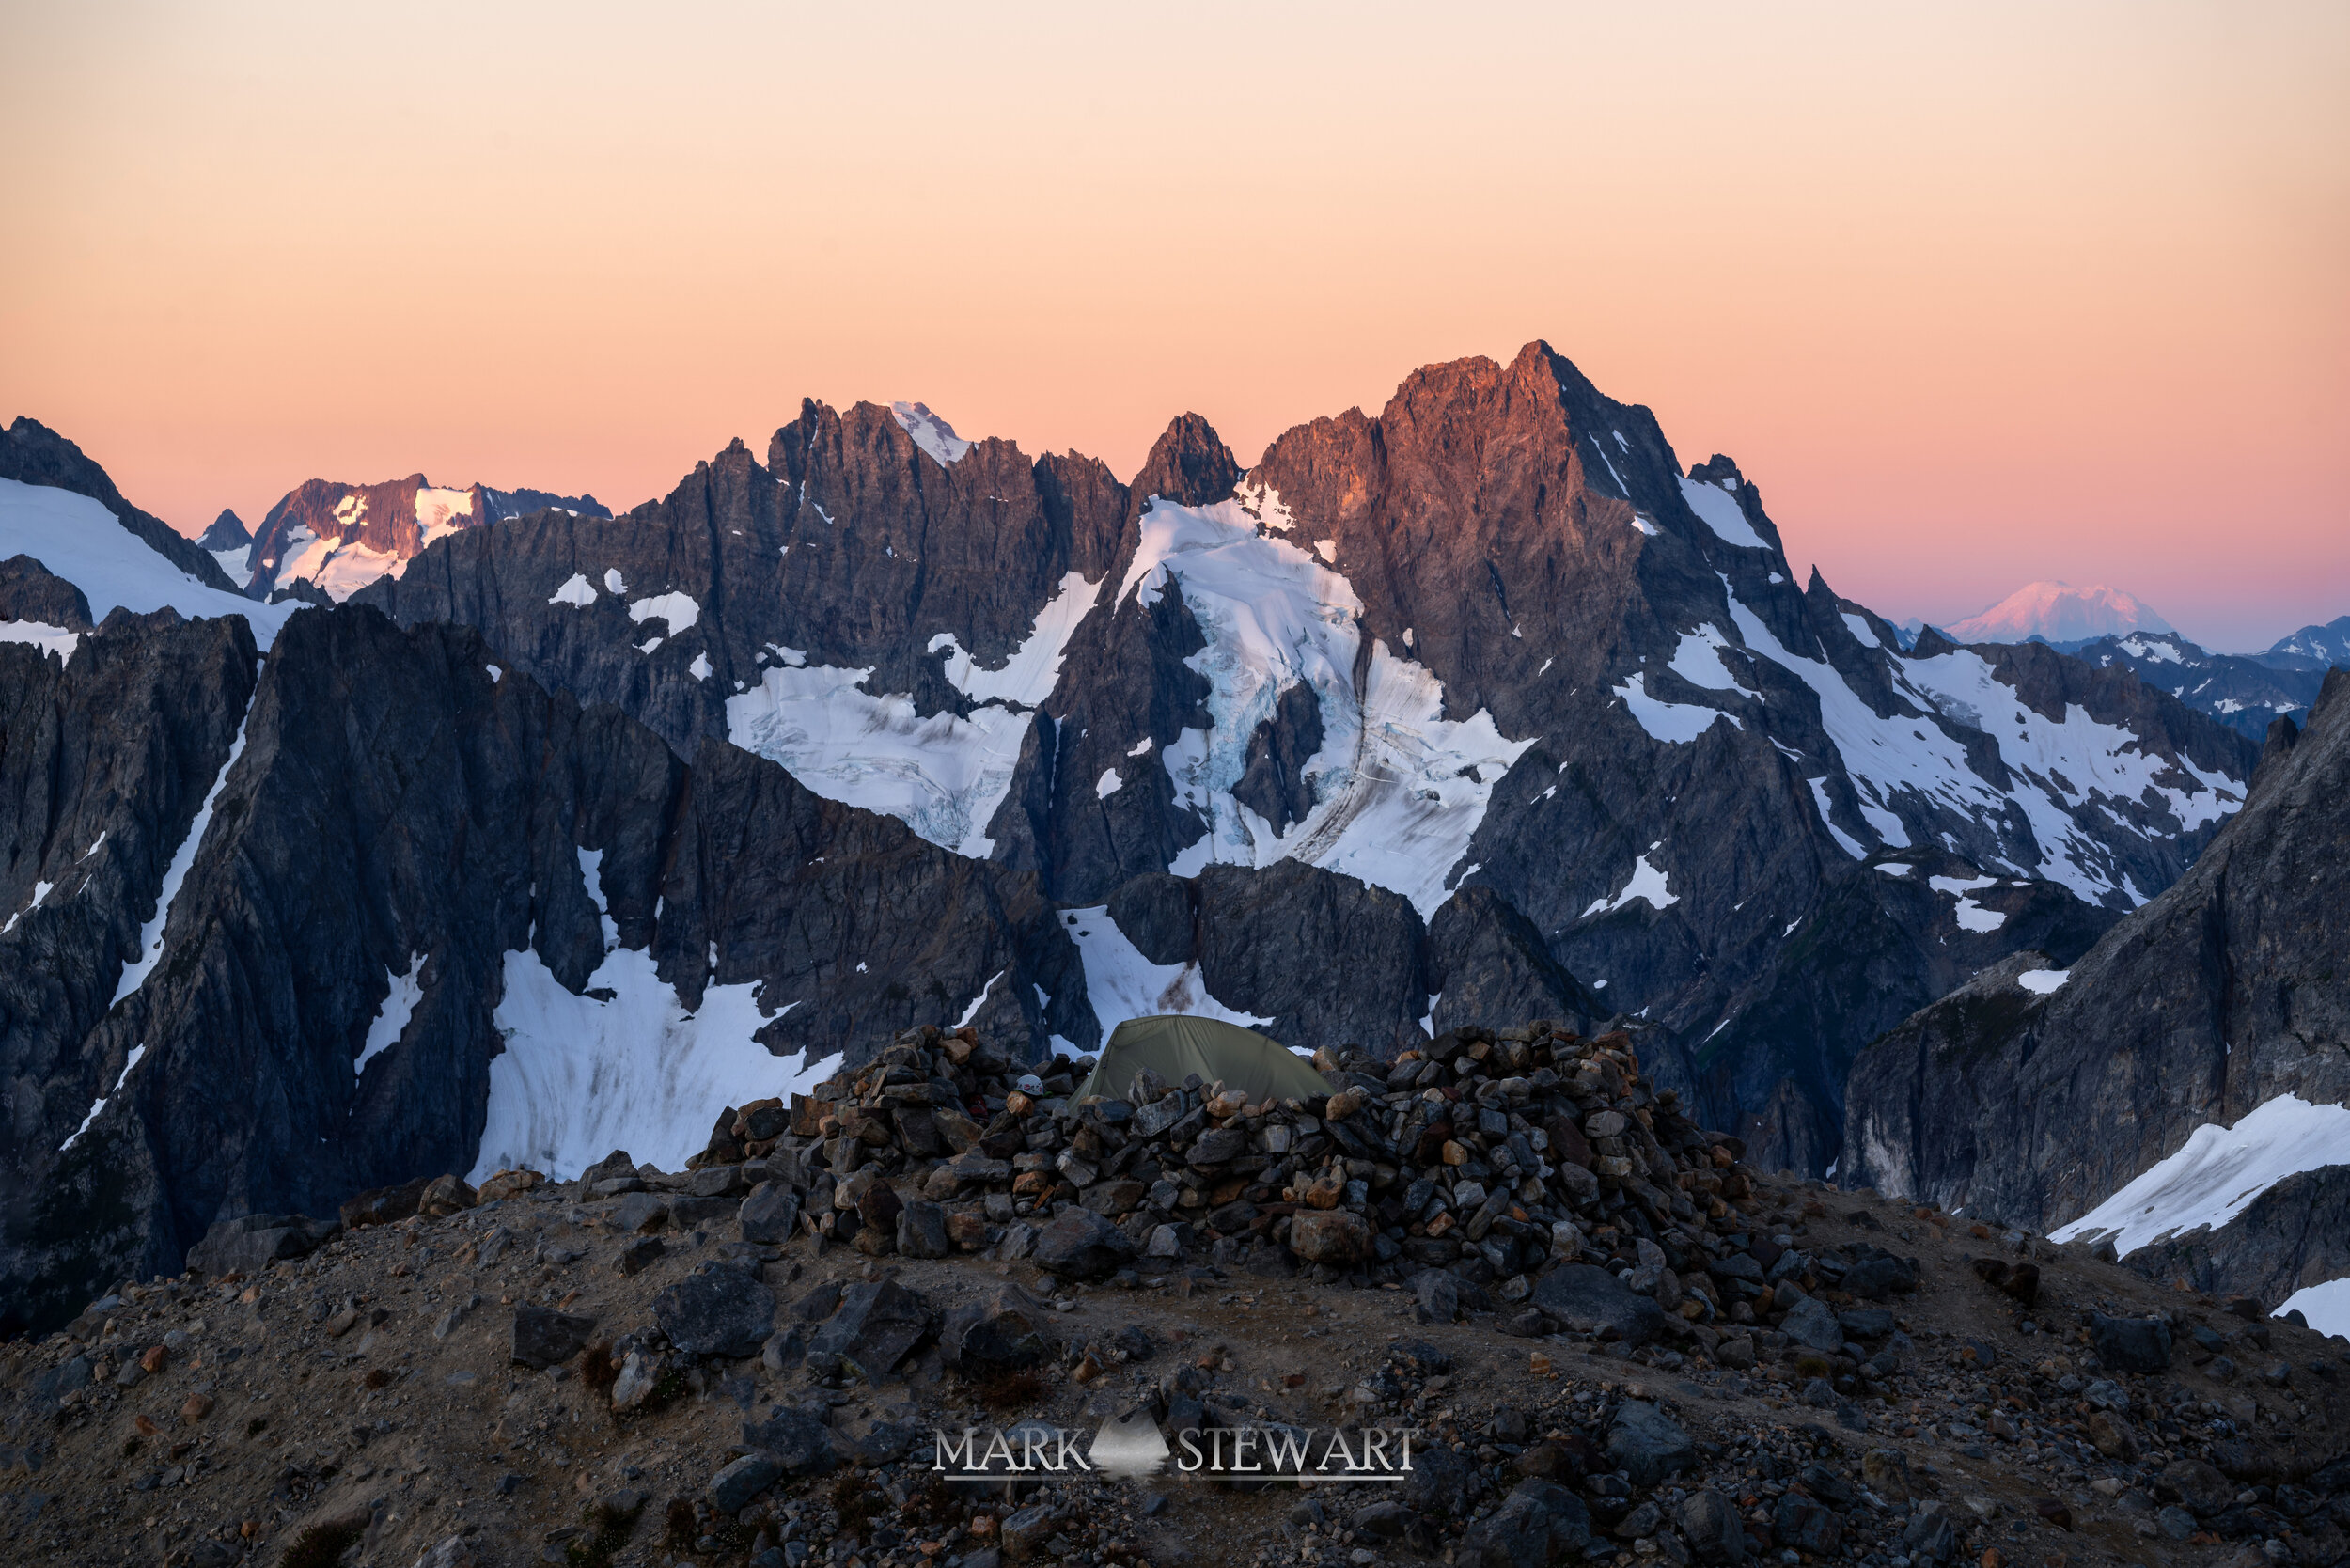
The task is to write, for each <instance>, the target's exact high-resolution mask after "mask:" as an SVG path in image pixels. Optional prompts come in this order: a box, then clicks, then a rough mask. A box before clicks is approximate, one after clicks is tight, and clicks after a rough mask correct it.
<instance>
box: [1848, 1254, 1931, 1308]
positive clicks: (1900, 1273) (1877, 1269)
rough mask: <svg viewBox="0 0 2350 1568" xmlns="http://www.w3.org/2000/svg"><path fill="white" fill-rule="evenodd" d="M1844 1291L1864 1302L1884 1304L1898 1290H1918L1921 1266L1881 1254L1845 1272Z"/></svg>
mask: <svg viewBox="0 0 2350 1568" xmlns="http://www.w3.org/2000/svg"><path fill="white" fill-rule="evenodd" d="M1841 1284H1842V1286H1843V1288H1844V1289H1845V1290H1847V1291H1850V1292H1851V1293H1852V1294H1855V1295H1857V1296H1859V1297H1860V1298H1862V1299H1863V1300H1865V1301H1882V1300H1884V1299H1885V1298H1886V1297H1887V1296H1888V1295H1889V1294H1892V1293H1893V1292H1895V1291H1914V1290H1916V1289H1917V1288H1918V1267H1917V1265H1916V1264H1915V1263H1912V1262H1906V1261H1904V1260H1903V1259H1900V1258H1894V1257H1889V1256H1888V1255H1886V1254H1884V1253H1879V1254H1878V1255H1877V1256H1875V1257H1873V1258H1864V1259H1862V1260H1861V1261H1860V1262H1857V1263H1855V1264H1853V1266H1852V1267H1850V1268H1848V1269H1846V1270H1845V1271H1844V1278H1843V1279H1842V1281H1841Z"/></svg>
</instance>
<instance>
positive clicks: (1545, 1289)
mask: <svg viewBox="0 0 2350 1568" xmlns="http://www.w3.org/2000/svg"><path fill="white" fill-rule="evenodd" d="M1533 1301H1534V1305H1535V1306H1537V1307H1539V1308H1541V1309H1543V1311H1544V1312H1546V1313H1547V1314H1549V1315H1550V1316H1551V1317H1552V1318H1555V1319H1556V1320H1558V1321H1559V1322H1560V1323H1562V1324H1564V1325H1567V1327H1569V1328H1570V1329H1573V1330H1574V1331H1575V1332H1576V1333H1578V1334H1598V1335H1600V1336H1602V1337H1603V1338H1606V1337H1607V1336H1608V1335H1609V1334H1610V1333H1612V1334H1613V1336H1614V1337H1615V1338H1616V1339H1619V1340H1622V1341H1624V1342H1625V1343H1627V1344H1635V1345H1637V1344H1645V1343H1647V1342H1648V1341H1651V1340H1653V1339H1656V1338H1657V1337H1659V1336H1660V1335H1662V1334H1663V1333H1664V1332H1665V1327H1666V1323H1665V1312H1664V1309H1662V1308H1660V1307H1658V1306H1657V1305H1656V1303H1655V1302H1653V1301H1651V1300H1650V1299H1649V1298H1648V1297H1647V1296H1644V1295H1636V1294H1633V1293H1632V1291H1631V1290H1630V1289H1629V1288H1628V1287H1627V1286H1626V1285H1625V1284H1624V1282H1623V1281H1622V1280H1621V1279H1619V1278H1616V1277H1615V1276H1614V1275H1612V1274H1610V1273H1608V1272H1607V1271H1606V1269H1604V1268H1595V1267H1593V1266H1592V1265H1590V1264H1589V1263H1562V1264H1560V1265H1559V1267H1557V1268H1555V1269H1552V1270H1551V1271H1550V1272H1549V1273H1548V1274H1545V1275H1543V1277H1542V1278H1540V1279H1538V1280H1536V1281H1535V1282H1534V1296H1533Z"/></svg>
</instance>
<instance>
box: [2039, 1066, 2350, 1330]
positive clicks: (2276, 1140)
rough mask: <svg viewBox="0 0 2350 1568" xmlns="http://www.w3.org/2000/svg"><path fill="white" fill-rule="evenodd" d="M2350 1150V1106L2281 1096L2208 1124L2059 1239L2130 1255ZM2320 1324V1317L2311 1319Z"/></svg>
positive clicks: (2217, 1221) (2221, 1221) (2214, 1221)
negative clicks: (2230, 1120)
mask: <svg viewBox="0 0 2350 1568" xmlns="http://www.w3.org/2000/svg"><path fill="white" fill-rule="evenodd" d="M2345 1152H2350V1107H2345V1106H2342V1105H2311V1104H2310V1103H2309V1102H2308V1101H2307V1100H2304V1099H2302V1098H2301V1097H2300V1096H2298V1095H2295V1094H2280V1095H2279V1096H2278V1097H2277V1098H2275V1099H2274V1100H2270V1101H2268V1102H2266V1103H2265V1104H2264V1105H2261V1106H2259V1107H2258V1108H2257V1109H2255V1110H2254V1111H2253V1112H2252V1113H2251V1114H2250V1115H2248V1116H2247V1117H2245V1118H2244V1120H2242V1121H2238V1122H2237V1123H2236V1124H2235V1125H2234V1126H2233V1127H2221V1126H2218V1125H2217V1124H2215V1123H2212V1122H2205V1123H2204V1124H2203V1125H2202V1126H2201V1127H2198V1128H2196V1129H2195V1131H2194V1132H2193V1133H2192V1134H2190V1135H2188V1137H2187V1140H2186V1146H2185V1147H2184V1148H2182V1149H2181V1150H2180V1151H2179V1152H2177V1153H2175V1154H2172V1155H2171V1156H2170V1158H2169V1159H2166V1160H2163V1161H2161V1162H2160V1163H2159V1164H2156V1165H2154V1166H2152V1167H2150V1168H2148V1169H2147V1170H2146V1171H2145V1173H2144V1174H2142V1175H2140V1176H2139V1178H2138V1179H2137V1180H2136V1181H2134V1182H2132V1183H2130V1184H2129V1185H2127V1186H2125V1187H2123V1189H2122V1190H2121V1191H2119V1192H2117V1193H2115V1194H2114V1195H2113V1196H2112V1197H2111V1198H2108V1199H2107V1200H2105V1201H2104V1202H2103V1203H2100V1204H2098V1205H2097V1207H2095V1208H2094V1209H2092V1210H2091V1211H2090V1212H2089V1213H2087V1214H2085V1215H2081V1217H2080V1218H2078V1219H2076V1220H2075V1221H2073V1222H2072V1223H2071V1224H2070V1225H2065V1226H2060V1227H2059V1228H2058V1229H2057V1230H2054V1231H2049V1232H2048V1239H2049V1240H2050V1241H2054V1242H2068V1241H2093V1240H2095V1239H2097V1238H2099V1237H2110V1238H2111V1239H2112V1241H2113V1249H2114V1251H2115V1252H2116V1253H2120V1254H2123V1255H2126V1254H2128V1253H2131V1252H2135V1251H2137V1250H2138V1249H2139V1247H2145V1246H2147V1245H2149V1244H2150V1243H2153V1242H2158V1241H2161V1240H2163V1239H2164V1238H2165V1237H2167V1236H2173V1235H2177V1234H2180V1233H2182V1232H2184V1231H2193V1230H2195V1229H2197V1228H2199V1227H2201V1226H2205V1225H2208V1226H2210V1227H2212V1228H2213V1229H2214V1230H2217V1229H2218V1228H2219V1227H2220V1226H2222V1225H2225V1224H2227V1223H2228V1221H2230V1220H2232V1219H2233V1218H2234V1217H2235V1216H2236V1215H2240V1214H2242V1213H2243V1212H2244V1211H2245V1210H2246V1209H2247V1208H2248V1207H2249V1206H2250V1204H2251V1202H2252V1200H2254V1199H2256V1198H2258V1197H2259V1196H2260V1195H2261V1194H2262V1193H2264V1192H2266V1191H2267V1190H2268V1189H2269V1188H2270V1187H2273V1186H2275V1185H2276V1184H2278V1183H2279V1182H2281V1181H2283V1180H2284V1179H2285V1178H2286V1177H2288V1176H2293V1175H2297V1174H2298V1173H2300V1172H2301V1171H2304V1170H2318V1169H2322V1168H2325V1167H2326V1166H2329V1165H2341V1164H2342V1163H2343V1155H2344V1153H2345ZM2315 1321H2316V1320H2315V1319H2314V1318H2312V1319H2311V1322H2312V1323H2314V1322H2315Z"/></svg>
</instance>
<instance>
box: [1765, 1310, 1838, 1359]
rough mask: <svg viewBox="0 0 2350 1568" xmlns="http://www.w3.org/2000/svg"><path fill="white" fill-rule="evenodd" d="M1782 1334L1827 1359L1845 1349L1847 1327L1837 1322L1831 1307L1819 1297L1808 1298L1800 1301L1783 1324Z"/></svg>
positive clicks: (1780, 1324)
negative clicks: (1845, 1329)
mask: <svg viewBox="0 0 2350 1568" xmlns="http://www.w3.org/2000/svg"><path fill="white" fill-rule="evenodd" d="M1778 1331H1779V1332H1780V1333H1782V1334H1784V1335H1786V1336H1787V1337H1788V1338H1789V1339H1790V1340H1793V1341H1794V1342H1795V1343H1797V1344H1799V1345H1801V1346H1803V1347H1804V1348H1805V1349H1806V1350H1816V1351H1818V1352H1819V1353H1820V1354H1821V1355H1823V1356H1834V1355H1836V1354H1837V1353H1838V1352H1840V1351H1841V1350H1842V1349H1843V1348H1844V1325H1842V1324H1841V1323H1839V1322H1837V1321H1836V1313H1835V1312H1834V1311H1833V1310H1832V1309H1830V1308H1829V1307H1828V1304H1827V1303H1826V1302H1825V1301H1821V1300H1819V1299H1817V1298H1816V1297H1812V1296H1808V1295H1807V1296H1805V1297H1803V1298H1802V1299H1800V1300H1799V1301H1797V1302H1796V1303H1795V1305H1794V1307H1793V1308H1791V1309H1789V1311H1788V1313H1787V1316H1786V1317H1785V1318H1784V1319H1782V1320H1781V1321H1780V1323H1779V1325H1778Z"/></svg>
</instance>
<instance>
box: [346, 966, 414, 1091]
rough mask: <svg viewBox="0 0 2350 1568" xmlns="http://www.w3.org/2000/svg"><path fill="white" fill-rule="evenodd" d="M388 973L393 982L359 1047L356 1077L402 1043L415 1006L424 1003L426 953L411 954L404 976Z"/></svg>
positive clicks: (353, 1069)
mask: <svg viewBox="0 0 2350 1568" xmlns="http://www.w3.org/2000/svg"><path fill="white" fill-rule="evenodd" d="M385 973H386V977H387V978H388V979H389V980H391V990H390V991H389V992H388V993H387V994H386V995H385V996H384V1005H383V1006H382V1007H380V1008H377V1009H376V1010H375V1021H374V1022H373V1023H371V1024H369V1025H368V1039H367V1043H366V1044H364V1045H362V1046H360V1048H359V1059H358V1060H356V1061H354V1062H352V1064H351V1071H352V1075H353V1076H357V1075H359V1074H364V1073H366V1072H367V1070H368V1062H370V1061H373V1060H374V1059H375V1058H377V1057H379V1056H382V1055H383V1054H384V1052H385V1051H388V1050H390V1049H391V1048H392V1047H393V1046H395V1045H397V1044H399V1037H400V1034H401V1032H402V1031H403V1030H405V1029H406V1028H407V1027H408V1020H409V1019H410V1018H412V1017H414V1016H415V1011H416V1004H417V1003H418V1002H420V1001H422V1000H424V954H422V953H410V954H409V955H408V972H407V973H406V974H404V975H394V974H391V973H390V972H389V971H386V972H385Z"/></svg>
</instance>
